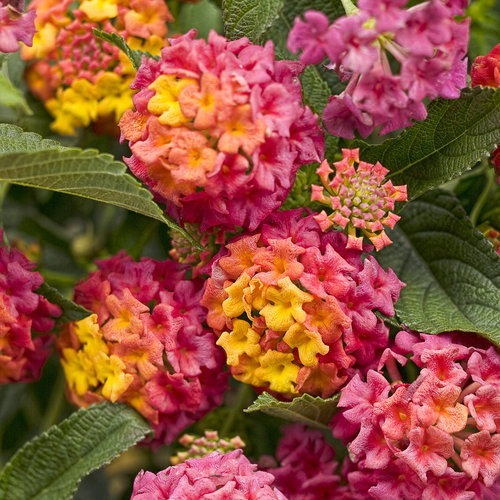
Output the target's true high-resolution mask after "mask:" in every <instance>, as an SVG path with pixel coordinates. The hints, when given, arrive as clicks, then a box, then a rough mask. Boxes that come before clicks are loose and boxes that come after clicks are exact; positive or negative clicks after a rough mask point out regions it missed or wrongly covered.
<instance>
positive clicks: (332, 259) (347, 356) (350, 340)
mask: <svg viewBox="0 0 500 500" xmlns="http://www.w3.org/2000/svg"><path fill="white" fill-rule="evenodd" d="M346 245H347V237H346V236H345V235H344V234H342V233H338V232H334V231H330V232H327V233H323V232H322V231H321V228H320V227H319V225H318V223H317V222H316V220H315V219H314V218H313V217H312V216H307V217H305V218H302V209H298V210H290V211H283V212H278V213H276V214H273V215H272V216H270V217H269V218H268V219H267V220H266V222H264V224H263V225H262V227H261V228H260V229H259V232H258V233H256V234H253V235H244V236H240V237H236V238H234V239H233V240H231V241H230V242H229V243H228V244H227V245H226V247H225V248H224V249H223V250H222V251H221V252H220V253H219V254H218V256H216V258H215V260H214V263H213V265H212V275H211V278H209V279H208V280H207V283H206V288H205V294H204V296H203V300H202V302H201V303H202V305H204V306H205V307H206V308H207V309H208V315H207V323H208V324H209V326H211V327H212V328H213V330H214V331H215V332H216V334H217V335H218V337H219V339H218V340H217V344H218V345H220V346H222V347H223V348H224V350H225V352H226V355H227V364H228V365H229V366H230V368H231V373H232V374H233V376H234V377H235V378H236V379H237V380H240V381H242V382H245V383H247V384H250V385H253V386H256V387H261V388H266V389H267V390H270V391H273V392H276V393H281V394H282V395H284V396H287V397H293V396H296V395H299V394H302V393H308V394H312V395H319V396H321V397H323V398H326V397H329V396H331V395H332V394H334V393H335V392H336V391H337V390H338V388H339V387H340V386H341V385H342V384H343V383H344V382H345V381H346V380H347V378H348V376H349V374H350V373H351V371H352V370H355V369H361V368H362V367H366V366H368V365H370V364H371V363H373V362H374V359H375V358H376V356H377V353H380V352H381V351H382V350H383V349H384V348H385V347H387V342H388V336H389V335H388V334H389V331H388V328H387V326H386V325H385V324H384V322H383V321H382V320H381V319H380V318H379V317H377V316H376V315H375V313H374V310H376V309H378V310H379V311H380V312H381V313H383V314H385V315H387V316H393V315H394V305H393V304H394V302H395V301H396V300H397V299H398V297H399V293H400V290H401V288H402V287H403V286H404V285H403V283H401V282H400V281H399V279H398V278H397V277H396V275H395V274H394V272H393V271H392V270H391V269H389V270H388V271H387V272H385V271H383V270H382V268H381V267H380V266H379V265H378V263H377V262H376V261H375V259H374V258H373V257H371V256H368V257H367V258H366V259H365V260H364V262H363V261H362V260H361V254H362V252H368V251H370V250H371V248H372V247H369V246H364V247H363V249H361V250H358V249H348V248H346Z"/></svg>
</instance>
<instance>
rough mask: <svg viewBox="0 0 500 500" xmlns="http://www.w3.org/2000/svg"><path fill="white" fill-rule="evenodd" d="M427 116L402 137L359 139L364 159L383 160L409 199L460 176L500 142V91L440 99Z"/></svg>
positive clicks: (465, 92)
mask: <svg viewBox="0 0 500 500" xmlns="http://www.w3.org/2000/svg"><path fill="white" fill-rule="evenodd" d="M428 111H429V115H428V117H427V119H426V120H424V121H422V122H418V123H416V124H415V125H413V126H412V127H410V128H408V129H406V130H405V131H404V132H403V133H402V134H401V135H400V136H399V137H396V138H395V139H389V140H387V141H385V142H384V143H383V144H380V145H377V146H369V145H367V144H366V143H364V142H362V141H357V143H355V146H357V147H360V148H361V151H360V156H361V158H362V160H363V161H366V162H371V163H375V162H377V161H379V162H380V163H381V164H382V165H383V166H384V167H385V168H388V169H389V170H390V173H389V174H388V176H387V177H388V178H389V179H391V180H392V182H393V183H394V184H406V185H407V186H408V198H409V199H413V198H416V197H417V196H419V195H421V194H422V193H424V192H425V191H428V190H430V189H434V188H436V187H438V186H440V185H441V184H443V183H444V182H446V181H448V180H450V179H453V178H455V177H458V176H459V175H461V174H462V173H463V172H465V171H467V170H469V169H471V168H472V167H473V166H474V165H475V164H476V163H477V162H478V161H479V160H481V159H483V158H486V157H488V156H489V154H490V153H491V152H492V151H493V150H494V149H495V147H496V145H497V144H498V143H500V89H498V90H496V91H495V90H493V89H489V88H485V89H482V88H480V87H475V88H473V89H464V90H463V91H462V94H461V96H460V98H459V99H441V98H440V99H436V100H435V101H433V102H432V103H431V104H430V105H429V107H428Z"/></svg>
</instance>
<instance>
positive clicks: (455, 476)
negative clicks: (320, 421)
mask: <svg viewBox="0 0 500 500" xmlns="http://www.w3.org/2000/svg"><path fill="white" fill-rule="evenodd" d="M471 336H472V334H467V337H466V336H465V335H464V334H460V333H456V332H452V333H446V334H441V335H439V336H437V335H436V336H433V335H425V334H420V335H417V334H414V333H409V332H406V331H401V332H399V333H398V334H397V336H396V339H395V345H394V346H392V347H391V348H388V349H386V351H385V352H384V354H383V355H382V357H381V360H380V363H379V366H378V370H379V371H374V370H370V371H369V372H368V374H367V377H366V380H363V379H362V378H361V377H360V376H359V375H358V374H357V375H355V376H354V377H353V378H352V379H351V380H350V382H349V383H348V384H347V385H346V386H345V387H344V388H343V389H342V391H341V397H340V400H339V403H338V406H339V408H342V411H341V413H340V414H338V415H336V416H335V417H334V420H333V422H332V424H333V432H334V435H337V436H339V437H342V438H343V440H344V441H345V442H349V445H348V448H349V456H350V458H351V459H352V460H353V461H355V462H357V468H358V470H357V471H354V472H351V473H350V474H349V476H348V477H349V483H350V485H351V488H354V489H355V490H356V491H358V492H359V496H358V498H373V497H375V498H380V499H391V498H395V497H397V498H405V499H409V500H410V499H415V500H416V499H425V500H431V499H436V498H447V499H448V498H450V499H451V498H453V499H460V500H469V499H475V498H483V496H484V497H485V498H486V497H487V496H488V495H489V494H492V491H493V490H494V489H495V488H496V489H498V486H499V485H500V481H499V478H500V434H499V433H498V430H499V425H500V355H499V354H498V352H497V350H496V349H495V348H494V347H492V346H491V345H490V344H489V343H487V342H486V341H484V342H477V343H476V346H477V347H467V346H466V345H471ZM472 344H474V342H472ZM408 355H410V356H411V357H410V360H411V362H412V363H414V364H416V365H417V367H418V368H419V369H420V371H419V375H418V377H417V379H416V380H414V381H413V382H411V383H405V382H403V381H402V378H401V374H400V372H399V368H398V366H397V363H399V364H401V365H403V366H404V365H406V364H407V362H408V359H407V356H408ZM384 367H385V369H386V370H387V373H388V376H389V378H390V379H391V381H392V384H391V383H389V381H388V380H387V379H386V377H384V376H383V375H382V374H381V373H380V370H382V369H383V368H384ZM353 438H354V439H353ZM493 497H494V496H492V498H493Z"/></svg>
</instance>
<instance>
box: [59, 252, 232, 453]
mask: <svg viewBox="0 0 500 500" xmlns="http://www.w3.org/2000/svg"><path fill="white" fill-rule="evenodd" d="M97 264H98V266H99V271H97V272H95V273H92V274H91V275H90V277H89V279H88V280H87V281H84V282H82V283H80V284H79V285H77V286H76V288H75V301H76V302H77V303H79V304H81V305H83V306H84V307H87V308H88V309H90V310H91V311H93V312H94V313H95V314H93V315H91V316H89V317H87V318H85V319H84V320H81V321H79V322H76V323H71V324H69V325H67V326H66V328H65V330H64V331H63V333H62V334H61V337H60V339H59V343H58V347H59V350H60V353H61V360H62V364H63V367H64V371H65V374H66V378H67V382H68V388H69V395H70V398H71V400H72V401H73V402H74V403H75V404H78V405H80V406H87V405H89V404H91V403H93V402H99V401H102V400H105V399H108V400H110V401H120V402H126V403H128V404H130V405H131V406H133V407H134V408H136V409H137V410H138V411H139V412H140V413H141V414H142V415H143V416H144V417H146V418H147V419H148V420H149V421H150V422H151V424H152V427H153V429H154V431H155V438H154V443H155V444H161V443H170V442H172V441H173V440H174V439H175V438H176V436H177V434H178V433H179V432H180V431H181V430H182V429H184V428H185V427H187V426H188V425H190V424H191V423H193V422H195V421H197V420H199V419H200V418H201V417H202V416H203V415H205V413H207V412H208V411H210V410H211V409H212V408H214V407H215V406H217V405H219V404H220V403H221V402H222V394H223V393H224V391H225V389H226V381H227V373H224V372H223V356H222V353H221V352H220V351H219V349H218V348H217V347H216V346H215V337H214V335H213V333H212V332H210V331H209V330H207V329H205V328H204V326H203V322H204V321H205V316H206V311H205V309H204V308H203V307H202V306H200V303H199V302H200V298H201V294H202V291H201V282H199V281H195V280H186V279H185V274H186V269H187V266H183V265H181V264H179V263H177V262H172V261H168V260H167V261H164V262H158V261H155V260H152V259H149V258H143V259H141V261H140V262H134V261H133V260H132V259H131V258H130V257H127V256H125V254H123V253H121V254H119V255H117V256H116V257H113V258H111V259H108V260H104V261H98V262H97Z"/></svg>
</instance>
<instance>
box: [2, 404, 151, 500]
mask: <svg viewBox="0 0 500 500" xmlns="http://www.w3.org/2000/svg"><path fill="white" fill-rule="evenodd" d="M150 432H151V429H150V427H149V425H148V424H146V422H145V421H144V420H143V419H142V417H141V416H140V415H139V414H138V413H137V412H136V411H135V410H133V409H132V408H129V407H128V406H126V405H123V404H111V403H101V404H99V405H92V406H90V407H88V408H82V409H80V410H78V411H77V412H75V413H73V414H72V415H71V416H70V417H69V418H67V419H66V420H64V421H63V422H61V423H60V424H59V425H55V426H53V427H51V428H50V429H49V430H48V431H47V432H44V433H43V434H41V435H40V436H37V437H36V438H34V439H32V440H31V441H30V442H28V443H27V444H26V445H24V446H23V447H22V448H21V449H20V450H19V451H18V452H17V453H16V454H15V455H14V457H13V458H12V460H11V461H10V462H9V463H8V464H7V465H6V466H5V467H4V468H3V469H2V470H1V471H0V498H1V499H2V500H35V499H36V500H42V499H43V500H56V499H57V500H64V499H69V498H72V496H73V493H74V492H75V491H76V489H77V487H78V484H79V483H80V481H81V478H82V477H83V476H86V475H87V474H89V473H90V472H92V471H93V470H95V469H98V468H99V467H102V466H103V465H105V464H107V463H109V462H111V460H113V459H114V458H116V457H117V456H119V455H120V454H121V453H122V452H123V451H125V450H126V449H128V448H130V447H131V446H133V445H134V444H136V443H137V442H138V441H140V440H142V439H143V438H144V437H146V436H147V435H148V434H149V433H150Z"/></svg>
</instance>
